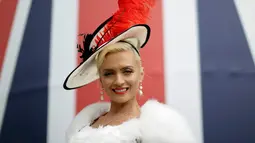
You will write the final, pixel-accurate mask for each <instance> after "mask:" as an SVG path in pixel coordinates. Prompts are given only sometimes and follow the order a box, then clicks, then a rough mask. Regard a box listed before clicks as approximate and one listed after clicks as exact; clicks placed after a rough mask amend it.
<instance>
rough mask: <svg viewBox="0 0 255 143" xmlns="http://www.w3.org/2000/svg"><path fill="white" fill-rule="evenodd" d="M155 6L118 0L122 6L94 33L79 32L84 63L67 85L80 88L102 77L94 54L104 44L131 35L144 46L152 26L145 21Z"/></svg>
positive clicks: (149, 0) (150, 1) (141, 0)
mask: <svg viewBox="0 0 255 143" xmlns="http://www.w3.org/2000/svg"><path fill="white" fill-rule="evenodd" d="M154 5H155V0H118V6H119V9H118V10H117V11H116V12H115V13H114V14H113V15H112V16H111V17H110V18H108V19H107V20H106V21H104V22H103V23H102V24H101V25H100V26H99V27H98V28H97V29H96V30H95V31H94V32H93V34H80V35H79V36H83V42H82V45H81V44H77V49H78V52H80V53H82V55H81V56H80V58H82V62H81V63H80V65H79V66H78V67H77V68H75V69H74V70H73V71H72V72H71V73H70V74H69V75H68V77H67V78H66V80H65V82H64V88H65V89H67V90H69V89H75V88H79V87H82V86H84V85H86V84H88V83H90V82H92V81H94V80H96V79H98V78H99V76H98V74H97V67H96V63H95V56H96V55H97V54H98V53H99V52H100V51H101V50H102V49H103V48H104V47H106V46H108V45H110V44H114V43H116V42H118V41H123V40H125V39H128V38H136V39H137V40H138V42H139V43H140V44H141V45H140V48H142V47H144V45H145V44H146V43H147V41H148V39H149V37H150V27H149V26H148V25H147V24H146V22H147V20H148V19H149V13H150V11H151V9H152V7H153V6H154ZM128 42H130V41H128ZM130 44H132V42H130ZM133 47H136V46H133Z"/></svg>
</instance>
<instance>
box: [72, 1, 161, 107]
mask: <svg viewBox="0 0 255 143" xmlns="http://www.w3.org/2000/svg"><path fill="white" fill-rule="evenodd" d="M79 8H80V10H79V33H92V32H93V31H94V30H95V29H96V28H97V26H98V25H99V24H101V23H102V22H103V21H104V20H106V19H107V18H109V17H110V16H111V15H112V14H113V13H114V12H115V11H116V10H117V9H118V4H117V1H102V0H86V1H84V0H80V5H79ZM149 25H150V26H151V29H152V35H151V38H150V40H149V42H148V44H147V45H146V47H144V49H143V50H142V52H141V56H142V58H143V66H144V69H145V77H144V82H143V92H144V97H142V98H140V100H139V102H140V104H143V103H144V102H145V101H146V100H147V99H148V98H151V97H153V98H156V99H158V100H159V101H161V102H164V100H165V98H164V67H163V53H162V51H163V32H162V31H163V29H162V2H161V1H157V5H156V7H155V8H154V9H153V12H152V18H151V20H150V21H149ZM78 62H80V59H79V60H78ZM99 91H100V88H99V82H98V81H95V82H93V83H92V84H89V85H87V86H84V87H82V88H80V89H78V90H77V98H76V100H77V102H76V104H77V108H76V112H79V111H80V110H81V109H82V108H84V107H85V106H86V105H88V104H91V103H93V102H97V101H99V98H100V95H99ZM106 100H107V101H109V99H108V98H107V97H106Z"/></svg>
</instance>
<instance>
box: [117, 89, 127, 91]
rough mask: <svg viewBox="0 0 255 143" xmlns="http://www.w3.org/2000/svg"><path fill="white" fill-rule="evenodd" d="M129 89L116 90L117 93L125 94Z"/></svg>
mask: <svg viewBox="0 0 255 143" xmlns="http://www.w3.org/2000/svg"><path fill="white" fill-rule="evenodd" d="M126 90H127V89H121V90H115V92H124V91H126Z"/></svg>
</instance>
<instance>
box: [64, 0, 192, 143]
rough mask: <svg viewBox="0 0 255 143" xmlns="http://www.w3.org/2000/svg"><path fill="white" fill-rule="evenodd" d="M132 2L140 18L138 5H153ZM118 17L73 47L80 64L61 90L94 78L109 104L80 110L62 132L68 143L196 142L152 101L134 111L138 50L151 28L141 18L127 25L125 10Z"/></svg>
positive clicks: (180, 123) (175, 117)
mask: <svg viewBox="0 0 255 143" xmlns="http://www.w3.org/2000/svg"><path fill="white" fill-rule="evenodd" d="M122 2H123V3H125V4H126V2H127V0H119V7H120V9H122V10H123V7H125V8H126V9H125V11H127V9H128V8H130V6H123V5H122ZM136 2H137V3H136V4H134V3H132V4H134V5H132V10H135V9H136V8H137V9H139V12H140V13H143V14H145V15H146V12H147V13H148V9H147V8H145V7H143V8H144V10H143V11H142V10H141V7H140V5H141V4H144V3H145V2H146V3H147V4H146V6H150V4H151V5H152V4H153V2H152V1H144V0H136ZM150 2H151V3H150ZM136 5H139V8H138V7H136ZM118 12H119V13H118ZM118 12H117V13H116V14H115V15H114V16H113V17H111V18H109V19H108V20H106V21H105V22H104V23H103V24H101V25H100V26H99V27H98V28H97V30H96V31H95V32H94V33H93V34H92V35H86V36H84V41H83V48H84V49H82V48H81V46H78V48H79V51H80V52H82V56H81V57H82V58H83V62H82V63H81V64H80V65H79V66H78V67H77V68H76V69H74V71H73V72H72V73H71V74H70V75H69V76H68V77H67V79H66V81H65V83H64V88H65V89H75V88H79V87H82V86H84V85H86V84H89V83H90V82H92V81H94V80H96V79H99V81H100V83H101V87H102V91H101V93H102V94H103V92H105V93H106V94H107V95H108V96H109V98H110V101H111V102H110V103H108V102H98V103H92V104H91V105H89V106H87V107H84V109H83V110H82V111H81V112H80V113H79V114H78V115H77V116H76V117H75V119H74V120H73V121H72V123H71V125H70V126H69V128H68V130H67V142H68V143H135V142H143V143H195V140H194V138H193V135H192V133H191V132H190V129H189V127H188V125H187V123H186V121H185V120H184V119H183V117H182V116H181V115H180V114H178V112H176V111H175V110H173V109H172V108H170V107H168V106H167V105H164V104H162V103H159V102H157V101H156V100H148V101H147V102H146V103H145V104H144V105H143V106H141V107H140V106H139V104H138V102H137V99H136V97H137V95H138V94H140V95H142V88H141V87H142V86H141V83H142V80H143V75H144V71H143V68H142V62H141V59H140V54H139V50H140V48H142V47H144V46H145V44H146V43H147V41H148V39H149V35H150V28H149V26H148V25H146V24H142V23H143V22H142V20H143V19H139V20H137V19H136V20H134V21H135V22H134V21H133V22H132V23H131V24H130V23H129V24H126V23H125V20H127V19H126V17H129V15H128V14H130V10H129V13H125V12H123V11H118ZM120 13H121V16H120V15H119V14H120ZM131 13H132V12H131ZM125 14H126V15H125ZM136 14H137V12H136ZM122 16H123V17H125V20H122V19H121V18H120V17H122ZM138 17H139V16H138ZM129 22H130V21H129ZM124 23H125V24H124ZM118 24H119V25H118ZM120 27H121V28H120ZM116 31H117V32H116Z"/></svg>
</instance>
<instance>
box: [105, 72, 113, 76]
mask: <svg viewBox="0 0 255 143" xmlns="http://www.w3.org/2000/svg"><path fill="white" fill-rule="evenodd" d="M110 75H112V73H110V72H108V73H104V76H110Z"/></svg>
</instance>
